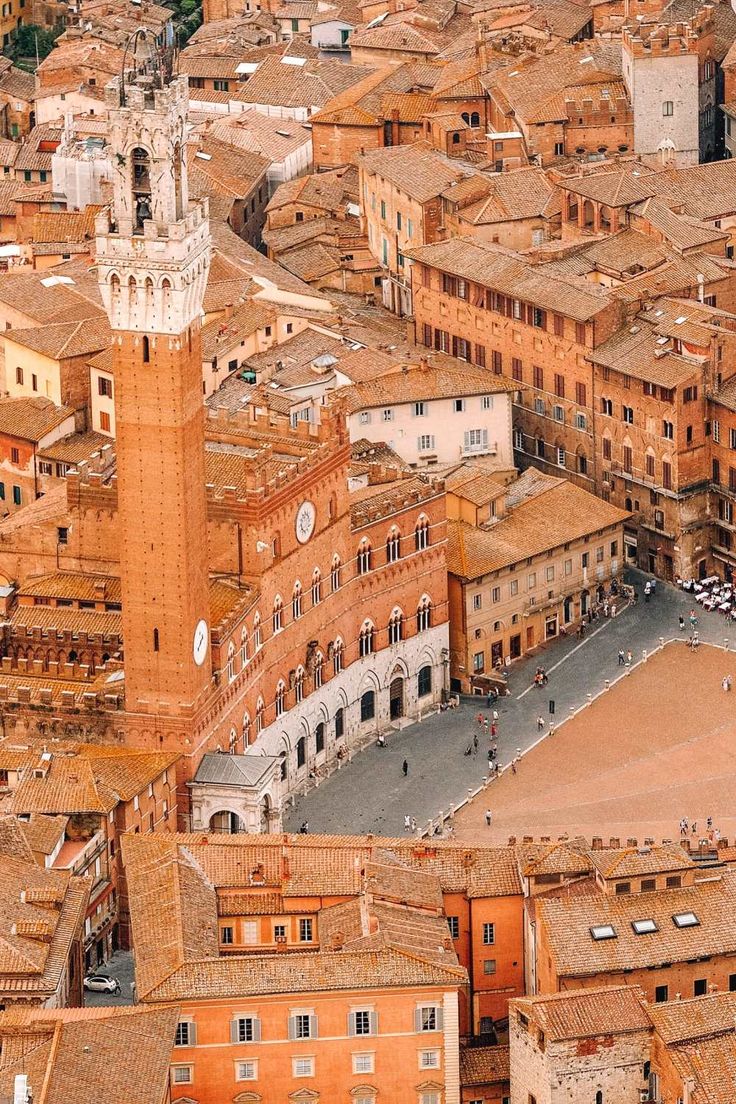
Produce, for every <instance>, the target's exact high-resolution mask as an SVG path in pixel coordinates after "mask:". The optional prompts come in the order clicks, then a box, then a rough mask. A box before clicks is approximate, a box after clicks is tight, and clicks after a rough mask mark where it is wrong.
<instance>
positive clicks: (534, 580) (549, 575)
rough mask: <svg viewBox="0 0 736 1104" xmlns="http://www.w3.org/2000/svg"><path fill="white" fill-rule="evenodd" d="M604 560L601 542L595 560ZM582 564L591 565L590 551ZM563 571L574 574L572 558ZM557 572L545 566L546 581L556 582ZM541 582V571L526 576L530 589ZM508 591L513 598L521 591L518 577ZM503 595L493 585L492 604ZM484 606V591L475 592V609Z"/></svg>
mask: <svg viewBox="0 0 736 1104" xmlns="http://www.w3.org/2000/svg"><path fill="white" fill-rule="evenodd" d="M617 555H618V541H611V556H612V557H615V556H617ZM604 560H605V546H604V545H602V544H601V545H599V546H598V548H596V550H595V562H596V563H598V564H601V563H603V562H604ZM580 566H581V567H582V568H583V570H587V569H588V568H589V567H590V552H583V553H581V556H580ZM563 571H564V574H565V576H568V575H572V572H573V562H572V558H568V559H566V560H565V561H564V565H563ZM538 574H539V578H538V577H537V576H538ZM555 574H556V569H555V566H554V564H550V566H549V567H547V568H545V571H544V581H546V582H547V583H552V582H554V580H555ZM541 582H542V576H541V572H539V573H537V572H536V571H532V572H530V573H529V574H528V575H527V577H526V589H527V590H528V591H531V590H536V588H537V586H538V585H539V583H541ZM508 593H509V597H511V598H513V597H514V596H515V595H517V594H518V593H519V580H518V579H511V580H510V581H509V592H508ZM501 597H502V594H501V587H500V586H494V587H491V590H490V600H491V604H495V603H496V602H500V601H501ZM482 608H483V594H482V593H478V594H474V595H473V609H474V610H481V609H482Z"/></svg>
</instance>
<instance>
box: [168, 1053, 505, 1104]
mask: <svg viewBox="0 0 736 1104" xmlns="http://www.w3.org/2000/svg"><path fill="white" fill-rule="evenodd" d="M374 1062H375V1056H374V1055H373V1054H354V1055H353V1073H372V1072H374ZM439 1068H440V1052H439V1051H429V1050H428V1051H420V1054H419V1069H420V1070H433V1069H439ZM291 1074H292V1077H315V1076H316V1069H315V1059H314V1057H313V1056H311V1055H304V1056H300V1057H295V1058H292V1060H291ZM171 1080H172V1082H173V1084H174V1085H191V1084H193V1083H194V1066H193V1065H191V1064H188V1065H175V1066H172V1067H171ZM235 1080H236V1081H257V1080H258V1059H257V1058H247V1059H241V1060H238V1061H236V1062H235ZM441 1098H442V1090H441V1087H440V1086H437V1087H436V1088H434V1087H433V1088H431V1089H427V1088H420V1089H418V1095H417V1097H416V1099H417V1102H418V1104H440V1100H441ZM309 1099H310V1100H312V1101H313V1102H314V1104H318V1101H319V1099H320V1098H319V1095H318V1094H312V1095H310V1097H309ZM350 1099H351V1102H352V1104H376V1099H377V1098H376V1090H375V1089H374V1088H372V1087H371V1086H361V1085H358V1086H356V1088H355V1089H352V1090H351V1093H350ZM471 1104H482V1101H475V1102H473V1101H471ZM504 1104H508V1098H507V1097H504Z"/></svg>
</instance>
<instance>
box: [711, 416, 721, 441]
mask: <svg viewBox="0 0 736 1104" xmlns="http://www.w3.org/2000/svg"><path fill="white" fill-rule="evenodd" d="M710 428H711V434H712V435H713V440H714V441H715V443H716V444H719V443H720V440H721V423H720V422H716V421H714V422H711V427H710Z"/></svg>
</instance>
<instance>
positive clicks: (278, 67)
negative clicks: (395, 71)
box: [234, 57, 368, 110]
mask: <svg viewBox="0 0 736 1104" xmlns="http://www.w3.org/2000/svg"><path fill="white" fill-rule="evenodd" d="M367 73H368V70H367V69H366V68H362V67H360V66H357V65H347V64H345V63H343V62H340V61H315V60H310V61H307V63H306V65H284V64H283V63H282V61H281V59H280V58H274V57H269V58H266V60H265V61H264V62H263V63H262V64H261V65H260V66H259V67H258V69H257V70H256V72H255V73H254V74H253V76H252V77H251V78H250V79H249V80H248V81H247V82H246V83H245V85H244V86H243V88H242V89H241V90H240V91H239V92H238V93H237V94H236V96H235V97H234V98H235V99H237V100H240V101H242V102H243V103H248V104H266V105H270V106H273V107H305V108H307V109H312V110H316V109H318V108H320V107H324V105H325V104H326V103H327V102H328V100H331V99H332V98H333V96H335V95H337V94H338V93H339V92H342V91H343V90H344V89H345V88H349V87H350V86H351V85H353V84H356V83H357V82H358V81H359V80H361V79H362V78H363V77H364V76H366V74H367Z"/></svg>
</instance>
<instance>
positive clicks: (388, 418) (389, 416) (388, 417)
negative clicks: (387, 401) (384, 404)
mask: <svg viewBox="0 0 736 1104" xmlns="http://www.w3.org/2000/svg"><path fill="white" fill-rule="evenodd" d="M383 420H384V422H392V421H393V420H394V412H393V410H392V409H391V408H390V407H388V408H387V409H386V410H384V411H383Z"/></svg>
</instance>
